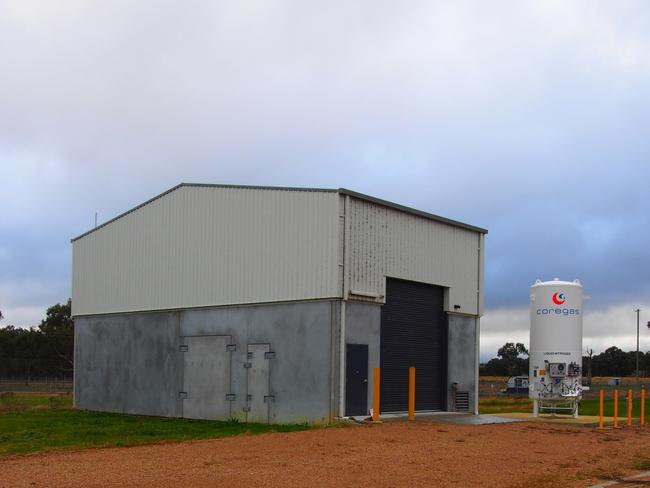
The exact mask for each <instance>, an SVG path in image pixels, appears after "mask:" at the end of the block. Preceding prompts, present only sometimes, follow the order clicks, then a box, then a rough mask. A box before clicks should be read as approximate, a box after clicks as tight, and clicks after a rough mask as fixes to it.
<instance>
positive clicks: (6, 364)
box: [0, 357, 73, 392]
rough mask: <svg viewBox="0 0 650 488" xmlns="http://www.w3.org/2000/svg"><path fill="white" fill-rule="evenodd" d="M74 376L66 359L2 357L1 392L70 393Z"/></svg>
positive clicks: (0, 361) (0, 360) (0, 358)
mask: <svg viewBox="0 0 650 488" xmlns="http://www.w3.org/2000/svg"><path fill="white" fill-rule="evenodd" d="M72 375H73V371H72V365H71V364H70V363H69V362H68V361H66V360H65V359H40V358H8V357H0V391H33V392H70V391H72Z"/></svg>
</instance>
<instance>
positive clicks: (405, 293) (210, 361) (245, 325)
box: [72, 184, 487, 422]
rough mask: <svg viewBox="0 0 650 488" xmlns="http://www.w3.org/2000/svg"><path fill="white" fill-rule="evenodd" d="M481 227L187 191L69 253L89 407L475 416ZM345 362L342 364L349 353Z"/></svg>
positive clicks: (204, 189)
mask: <svg viewBox="0 0 650 488" xmlns="http://www.w3.org/2000/svg"><path fill="white" fill-rule="evenodd" d="M486 233H487V231H486V230H484V229H481V228H478V227H474V226H471V225H467V224H463V223H460V222H456V221H452V220H449V219H445V218H442V217H438V216H435V215H432V214H428V213H425V212H421V211H418V210H414V209H410V208H406V207H403V206H400V205H396V204H393V203H390V202H386V201H383V200H379V199H376V198H373V197H369V196H366V195H361V194H358V193H355V192H352V191H349V190H345V189H339V190H321V189H303V188H272V187H246V186H226V185H201V184H181V185H178V186H176V187H174V188H172V189H171V190H169V191H167V192H165V193H163V194H161V195H159V196H157V197H155V198H153V199H151V200H149V201H147V202H145V203H143V204H142V205H140V206H138V207H136V208H134V209H133V210H130V211H128V212H126V213H125V214H122V215H120V216H118V217H116V218H115V219H113V220H110V221H108V222H106V223H105V224H103V225H101V226H99V227H97V228H95V229H93V230H91V231H89V232H87V233H85V234H83V235H81V236H79V237H77V238H75V239H73V283H72V313H73V316H74V317H75V402H76V405H77V406H78V407H79V408H84V409H92V410H108V411H119V412H130V413H140V414H150V415H165V416H178V417H181V416H185V417H193V418H238V419H241V420H248V421H263V422H293V421H304V420H306V421H310V422H327V421H330V420H332V419H333V418H335V417H337V416H342V415H364V414H366V413H367V412H368V407H369V406H370V405H371V403H372V398H371V396H372V375H369V374H368V372H369V371H371V370H372V368H374V367H379V366H381V368H382V381H381V401H382V411H400V410H404V409H405V405H406V403H405V402H406V386H407V381H406V379H407V377H404V374H405V371H407V370H408V367H409V366H416V368H417V384H418V391H417V395H416V398H417V399H416V407H417V408H418V409H419V410H452V409H469V410H470V411H474V410H475V409H476V398H477V393H476V391H477V385H478V382H477V372H478V336H479V334H478V332H479V319H480V316H481V314H482V307H483V305H482V303H483V241H484V235H485V234H486ZM341 352H343V353H341Z"/></svg>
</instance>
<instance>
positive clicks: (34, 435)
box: [0, 393, 309, 455]
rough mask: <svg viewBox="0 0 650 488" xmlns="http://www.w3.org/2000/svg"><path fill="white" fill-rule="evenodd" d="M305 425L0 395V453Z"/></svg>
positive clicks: (59, 397) (41, 396) (282, 429)
mask: <svg viewBox="0 0 650 488" xmlns="http://www.w3.org/2000/svg"><path fill="white" fill-rule="evenodd" d="M308 428H309V427H308V426H307V425H305V424H299V425H266V424H246V423H240V422H235V421H231V422H217V421H207V420H185V419H171V418H159V417H142V416H136V415H120V414H111V413H99V412H86V411H81V410H73V409H72V400H71V396H70V395H57V394H18V393H17V394H13V395H7V394H4V395H2V396H0V455H7V454H19V453H28V452H35V451H45V450H56V449H81V448H89V447H118V446H130V445H135V444H147V443H153V442H162V441H181V440H190V439H210V438H217V437H226V436H234V435H242V434H261V433H265V432H290V431H298V430H305V429H308Z"/></svg>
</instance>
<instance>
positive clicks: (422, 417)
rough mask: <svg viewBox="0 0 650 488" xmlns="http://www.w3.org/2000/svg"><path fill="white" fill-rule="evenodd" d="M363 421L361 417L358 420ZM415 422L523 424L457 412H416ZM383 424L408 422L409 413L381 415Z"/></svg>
mask: <svg viewBox="0 0 650 488" xmlns="http://www.w3.org/2000/svg"><path fill="white" fill-rule="evenodd" d="M358 419H359V420H361V417H359V418H358ZM415 420H416V421H418V422H431V423H434V424H456V425H486V424H506V423H511V422H522V421H523V420H520V419H511V418H504V417H497V416H494V415H474V414H468V413H457V412H416V413H415ZM381 421H382V422H407V421H408V413H406V412H404V413H402V412H399V413H386V414H382V415H381Z"/></svg>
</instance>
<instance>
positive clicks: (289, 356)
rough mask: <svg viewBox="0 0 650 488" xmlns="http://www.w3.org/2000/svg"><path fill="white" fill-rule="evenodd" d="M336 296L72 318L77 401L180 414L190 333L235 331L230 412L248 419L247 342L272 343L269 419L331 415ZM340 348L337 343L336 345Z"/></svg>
mask: <svg viewBox="0 0 650 488" xmlns="http://www.w3.org/2000/svg"><path fill="white" fill-rule="evenodd" d="M336 310H337V303H336V302H330V301H314V302H296V303H284V304H275V305H258V306H248V307H227V308H210V309H191V310H181V311H173V312H157V313H134V314H120V315H110V316H86V317H77V318H76V319H75V405H76V406H77V407H78V408H82V409H89V410H99V411H110V412H124V413H136V414H143V415H161V416H171V417H181V416H183V407H182V405H183V400H181V399H179V393H180V392H182V391H184V385H183V354H184V353H183V352H180V346H181V345H184V344H185V345H186V342H188V341H185V340H184V339H185V338H186V337H190V336H208V335H213V336H214V335H219V336H228V335H229V336H231V343H232V344H235V345H236V350H235V351H233V352H231V353H230V354H232V356H231V360H230V369H231V381H230V388H229V390H230V391H224V392H223V395H225V394H226V393H232V394H235V400H234V401H232V402H231V408H230V416H231V417H234V418H237V419H240V420H242V421H245V420H246V418H247V417H246V416H247V412H246V411H245V410H244V408H245V407H246V406H247V401H246V395H247V368H246V367H245V365H246V363H247V362H248V359H249V358H248V356H247V352H248V345H249V344H269V345H270V350H271V351H273V352H274V353H275V355H274V358H273V359H269V360H268V361H269V369H270V374H269V392H270V394H271V395H273V396H274V397H275V398H274V401H270V402H269V411H268V415H269V421H270V422H272V423H289V422H303V421H307V422H313V423H324V422H329V421H331V420H332V419H333V418H334V417H335V416H336V415H337V412H336V410H334V408H335V406H336V401H337V396H336V395H337V393H336V390H335V389H334V388H335V384H334V377H333V368H332V363H333V356H334V354H333V345H334V344H335V343H336V340H337V337H338V330H337V327H338V321H337V320H336V315H335V314H336ZM337 351H338V349H337Z"/></svg>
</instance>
